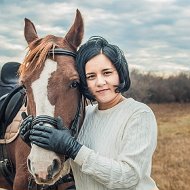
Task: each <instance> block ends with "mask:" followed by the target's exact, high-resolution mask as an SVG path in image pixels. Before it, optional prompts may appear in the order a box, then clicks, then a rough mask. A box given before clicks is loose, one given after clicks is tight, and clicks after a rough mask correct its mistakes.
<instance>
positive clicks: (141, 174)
mask: <svg viewBox="0 0 190 190" xmlns="http://www.w3.org/2000/svg"><path fill="white" fill-rule="evenodd" d="M156 138H157V125H156V120H155V117H154V114H153V113H152V111H151V110H143V111H140V112H137V113H135V114H133V115H132V116H131V117H130V119H129V120H128V121H127V123H126V125H125V128H124V130H123V136H122V138H121V139H120V143H121V146H120V150H118V152H119V153H118V158H117V159H115V160H114V159H110V158H106V157H104V156H102V155H99V154H98V153H96V152H94V151H93V150H91V149H89V148H87V147H86V146H82V148H81V150H80V151H79V153H78V155H77V157H76V158H75V160H74V161H75V162H76V163H77V164H78V165H80V167H81V171H82V172H84V173H86V174H88V175H91V176H92V177H93V178H94V179H95V180H96V181H98V182H99V183H101V184H103V185H105V186H106V187H107V188H109V189H117V188H118V189H119V188H125V189H131V188H132V187H134V186H136V185H137V184H138V183H139V180H140V179H141V178H145V177H146V174H147V173H150V167H151V166H150V165H151V160H152V155H153V152H154V150H155V147H156Z"/></svg>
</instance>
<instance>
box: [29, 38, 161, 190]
mask: <svg viewBox="0 0 190 190" xmlns="http://www.w3.org/2000/svg"><path fill="white" fill-rule="evenodd" d="M76 62H77V69H78V72H79V75H80V79H81V83H80V86H81V90H82V92H83V94H84V96H85V97H86V98H88V99H89V100H90V101H94V100H95V101H96V102H97V104H95V105H90V106H87V108H86V116H85V120H84V123H83V126H82V128H81V130H80V133H79V135H78V138H77V140H76V139H74V138H73V137H72V136H71V133H70V131H69V130H68V129H66V128H64V127H63V126H61V127H63V128H64V129H63V130H58V129H55V128H48V127H45V126H39V125H37V126H34V128H33V129H32V130H31V131H30V137H29V138H30V140H31V141H32V143H34V144H36V145H38V146H41V147H43V148H46V149H49V150H53V151H55V152H57V153H61V154H65V155H67V156H68V157H70V158H72V159H71V166H72V170H73V174H74V178H75V185H76V189H77V190H87V189H89V190H106V189H130V190H132V189H134V190H156V189H157V187H156V185H155V182H154V181H153V179H152V178H151V177H150V174H151V163H152V155H153V153H154V150H155V148H156V143H157V124H156V120H155V116H154V114H153V112H152V111H151V109H150V108H149V107H148V106H146V105H145V104H143V103H140V102H137V101H135V100H134V99H132V98H125V97H124V96H122V94H121V93H122V92H125V91H127V90H128V89H129V87H130V78H129V72H128V66H127V61H126V59H125V57H124V54H123V53H122V51H121V50H120V49H119V48H118V47H117V46H115V45H112V44H109V43H108V42H107V41H106V40H105V39H104V38H102V37H92V38H90V39H89V40H88V41H87V42H86V43H85V44H84V45H82V46H81V47H80V49H79V50H78V55H77V58H76ZM41 131H43V137H39V134H40V133H41Z"/></svg>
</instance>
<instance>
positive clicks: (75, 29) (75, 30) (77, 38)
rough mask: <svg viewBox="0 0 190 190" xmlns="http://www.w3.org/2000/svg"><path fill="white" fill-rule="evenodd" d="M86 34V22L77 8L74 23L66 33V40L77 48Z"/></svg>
mask: <svg viewBox="0 0 190 190" xmlns="http://www.w3.org/2000/svg"><path fill="white" fill-rule="evenodd" d="M83 34H84V24H83V19H82V16H81V13H80V11H79V10H78V9H77V11H76V17H75V21H74V24H73V25H72V26H71V28H70V30H69V32H68V33H67V34H66V36H65V38H66V40H67V41H68V42H69V43H70V44H71V45H72V46H73V47H74V48H76V49H77V47H78V46H79V45H80V44H81V42H82V38H83Z"/></svg>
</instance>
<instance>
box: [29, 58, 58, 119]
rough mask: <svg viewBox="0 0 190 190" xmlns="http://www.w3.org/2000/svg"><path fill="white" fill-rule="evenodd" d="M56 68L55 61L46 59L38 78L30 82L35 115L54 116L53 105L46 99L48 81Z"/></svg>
mask: <svg viewBox="0 0 190 190" xmlns="http://www.w3.org/2000/svg"><path fill="white" fill-rule="evenodd" d="M56 70H57V63H56V62H55V61H52V60H50V59H47V60H46V62H45V66H44V69H43V71H42V72H41V74H40V77H39V79H37V80H36V81H34V82H33V83H32V91H33V96H34V102H35V105H36V115H49V116H52V117H54V109H55V106H53V105H51V103H50V102H49V100H48V81H49V78H50V77H51V74H52V73H53V72H54V71H56Z"/></svg>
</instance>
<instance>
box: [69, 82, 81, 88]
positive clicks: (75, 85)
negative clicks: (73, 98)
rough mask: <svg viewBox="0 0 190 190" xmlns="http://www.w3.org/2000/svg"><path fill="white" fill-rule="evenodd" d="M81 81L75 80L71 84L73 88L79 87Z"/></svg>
mask: <svg viewBox="0 0 190 190" xmlns="http://www.w3.org/2000/svg"><path fill="white" fill-rule="evenodd" d="M78 85H79V83H78V82H77V81H73V82H72V83H71V85H70V87H71V88H77V87H78Z"/></svg>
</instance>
